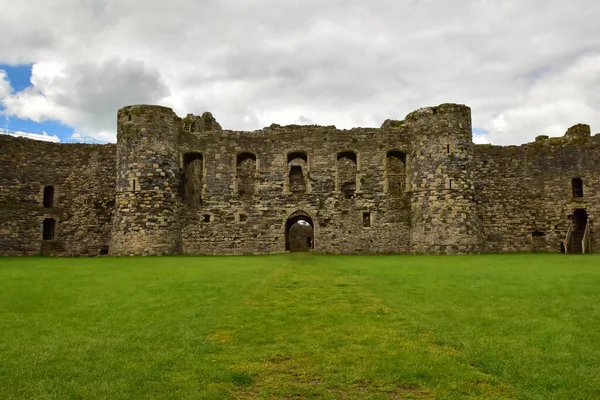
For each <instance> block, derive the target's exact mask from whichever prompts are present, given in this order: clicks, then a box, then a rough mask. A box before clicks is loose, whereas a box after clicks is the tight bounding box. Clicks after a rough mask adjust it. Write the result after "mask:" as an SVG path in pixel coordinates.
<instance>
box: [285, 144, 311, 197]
mask: <svg viewBox="0 0 600 400" xmlns="http://www.w3.org/2000/svg"><path fill="white" fill-rule="evenodd" d="M287 174H288V176H287V180H288V188H289V191H290V192H291V193H306V188H307V182H306V177H307V175H308V156H307V155H306V153H304V152H294V153H290V154H288V157H287Z"/></svg>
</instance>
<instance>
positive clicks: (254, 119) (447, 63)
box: [0, 0, 600, 144]
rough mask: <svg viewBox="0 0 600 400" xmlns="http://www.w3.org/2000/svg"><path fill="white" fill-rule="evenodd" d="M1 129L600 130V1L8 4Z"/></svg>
mask: <svg viewBox="0 0 600 400" xmlns="http://www.w3.org/2000/svg"><path fill="white" fill-rule="evenodd" d="M0 10H1V12H0V27H1V30H2V31H1V33H0V114H1V115H0V121H1V125H0V129H4V130H11V131H17V130H23V131H30V132H47V133H48V134H52V135H57V136H58V137H60V138H61V139H63V138H66V137H69V136H71V135H73V134H75V135H79V136H88V137H95V138H98V139H101V140H108V141H114V139H115V130H116V110H117V109H118V108H119V107H122V106H125V105H129V104H136V103H150V104H162V105H167V106H170V107H173V108H174V109H175V111H176V112H177V113H178V114H179V115H180V116H184V115H185V114H187V113H189V112H191V113H194V114H201V113H202V112H203V111H211V112H212V113H213V114H214V115H215V117H216V118H217V120H218V121H219V122H220V123H221V125H222V126H223V127H224V128H225V129H240V130H251V129H258V128H261V127H263V126H267V125H270V124H271V123H274V122H275V123H279V124H288V123H316V124H325V125H330V124H333V125H336V126H337V127H339V128H350V127H353V126H380V125H381V123H382V122H383V121H384V120H385V119H387V118H394V119H402V118H403V117H404V116H405V115H406V114H407V113H409V112H410V111H412V110H415V109H417V108H420V107H425V106H431V105H437V104H440V103H446V102H453V103H464V104H468V105H469V106H470V107H471V108H472V110H473V126H474V133H475V135H474V139H475V141H476V142H480V143H482V142H491V143H494V144H519V143H524V142H528V141H532V140H533V139H534V138H535V136H537V135H540V134H547V135H550V136H559V135H562V134H563V133H564V131H565V130H566V128H568V127H569V126H571V125H574V124H576V123H580V122H582V123H588V124H590V125H591V126H592V131H593V132H598V131H600V30H599V29H600V28H598V26H599V25H598V24H599V22H598V21H599V20H600V18H599V17H600V2H598V1H593V0H570V1H565V0H559V1H555V0H543V1H542V0H452V1H448V0H389V1H388V0H380V1H378V0H371V1H368V2H367V1H365V0H360V1H357V0H270V1H268V0H221V1H219V0H197V1H191V0H169V1H163V0H20V1H15V0H0Z"/></svg>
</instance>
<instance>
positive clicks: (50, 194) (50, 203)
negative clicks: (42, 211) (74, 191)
mask: <svg viewBox="0 0 600 400" xmlns="http://www.w3.org/2000/svg"><path fill="white" fill-rule="evenodd" d="M44 207H45V208H51V207H54V186H46V187H45V188H44Z"/></svg>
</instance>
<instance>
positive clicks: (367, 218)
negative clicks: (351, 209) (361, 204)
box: [362, 212, 371, 228]
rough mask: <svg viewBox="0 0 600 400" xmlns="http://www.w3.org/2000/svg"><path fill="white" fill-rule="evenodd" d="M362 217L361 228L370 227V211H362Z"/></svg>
mask: <svg viewBox="0 0 600 400" xmlns="http://www.w3.org/2000/svg"><path fill="white" fill-rule="evenodd" d="M362 217H363V228H370V227H371V213H370V212H364V213H363V215H362Z"/></svg>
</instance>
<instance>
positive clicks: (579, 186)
mask: <svg viewBox="0 0 600 400" xmlns="http://www.w3.org/2000/svg"><path fill="white" fill-rule="evenodd" d="M571 187H572V189H573V197H583V181H582V180H581V178H573V180H572V181H571Z"/></svg>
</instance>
